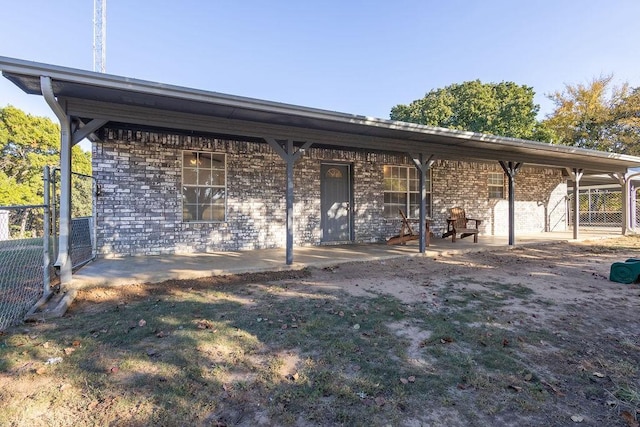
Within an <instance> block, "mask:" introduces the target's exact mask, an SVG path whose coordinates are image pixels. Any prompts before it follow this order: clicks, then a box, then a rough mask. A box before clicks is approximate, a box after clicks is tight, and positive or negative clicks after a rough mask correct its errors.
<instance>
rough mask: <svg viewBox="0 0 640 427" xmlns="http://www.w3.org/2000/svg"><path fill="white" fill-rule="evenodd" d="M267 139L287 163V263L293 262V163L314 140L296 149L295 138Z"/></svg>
mask: <svg viewBox="0 0 640 427" xmlns="http://www.w3.org/2000/svg"><path fill="white" fill-rule="evenodd" d="M265 141H267V143H268V144H269V145H270V146H271V148H273V150H274V151H275V152H276V153H278V155H279V156H280V157H282V159H283V160H284V161H285V163H286V164H287V190H286V205H287V211H286V222H287V248H286V252H287V255H286V262H287V265H291V264H293V165H294V164H295V162H296V161H297V160H298V159H299V158H300V157H301V156H302V153H303V152H304V150H306V149H307V148H309V147H311V144H313V143H312V142H305V143H304V144H303V145H302V147H300V149H298V150H295V149H294V146H293V140H291V139H287V140H276V139H275V138H265Z"/></svg>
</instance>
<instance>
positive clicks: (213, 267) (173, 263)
mask: <svg viewBox="0 0 640 427" xmlns="http://www.w3.org/2000/svg"><path fill="white" fill-rule="evenodd" d="M619 236H620V232H619V230H611V229H608V230H589V231H586V232H582V233H581V238H580V239H579V240H581V241H583V240H593V239H602V238H610V237H619ZM571 240H572V232H571V231H568V232H552V233H539V234H535V235H523V236H518V238H517V242H516V245H515V247H518V246H525V245H531V244H544V243H553V242H559V241H571ZM505 247H508V240H507V237H499V236H481V237H480V242H479V243H476V244H474V243H473V240H471V239H464V240H458V241H456V242H455V243H452V242H451V240H450V239H439V238H435V239H432V242H431V245H430V246H429V247H428V248H427V252H426V253H425V255H424V256H428V257H437V256H443V255H452V254H457V253H464V252H468V251H485V250H492V249H497V248H505ZM406 256H422V254H420V253H419V252H418V246H417V242H415V241H413V242H409V243H408V244H407V245H406V246H387V245H385V244H350V245H327V246H304V247H296V248H294V263H293V264H292V265H286V264H285V251H284V249H261V250H252V251H241V252H214V253H206V254H202V253H200V254H183V255H158V256H137V257H124V258H103V259H98V260H96V261H94V262H92V263H90V264H88V265H86V266H84V267H82V268H81V269H80V270H78V271H77V272H76V273H74V275H73V282H72V285H71V287H72V288H82V287H93V286H121V285H127V284H134V283H158V282H163V281H165V280H170V279H194V278H199V277H207V276H212V275H228V274H241V273H257V272H267V271H287V270H300V269H303V268H307V267H315V268H324V267H327V266H333V265H337V264H341V263H346V262H357V261H373V260H384V259H390V258H396V257H406Z"/></svg>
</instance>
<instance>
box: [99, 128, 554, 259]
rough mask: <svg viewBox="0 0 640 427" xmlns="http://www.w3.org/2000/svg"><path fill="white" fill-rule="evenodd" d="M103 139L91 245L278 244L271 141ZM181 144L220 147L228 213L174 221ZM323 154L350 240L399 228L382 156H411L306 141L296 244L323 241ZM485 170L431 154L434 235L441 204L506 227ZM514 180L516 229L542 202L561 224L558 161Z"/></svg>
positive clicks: (279, 218) (137, 251)
mask: <svg viewBox="0 0 640 427" xmlns="http://www.w3.org/2000/svg"><path fill="white" fill-rule="evenodd" d="M102 140H103V142H101V143H95V144H94V146H93V167H94V169H93V170H94V176H95V177H96V179H97V182H98V184H99V186H100V196H99V197H98V202H97V206H96V209H97V230H98V250H99V253H100V254H102V255H103V256H110V255H117V256H120V255H157V254H165V253H186V252H206V251H217V250H224V251H233V250H249V249H258V248H273V247H283V246H284V245H285V197H284V194H285V184H286V176H285V163H284V161H283V160H282V159H281V158H280V157H279V156H278V155H277V154H276V153H274V152H273V150H272V149H271V148H270V147H269V145H267V144H262V143H256V142H242V141H231V140H223V139H216V138H209V137H195V136H184V135H171V134H162V133H151V132H142V131H123V130H106V131H104V133H103V135H102ZM182 150H199V151H212V152H219V153H226V163H227V164H226V167H227V218H226V221H224V222H217V223H192V222H191V223H190V222H182V201H181V185H182V184H181V179H182V178H181V173H182V170H181V162H182ZM322 162H340V163H346V164H350V165H351V167H352V175H353V204H352V208H353V213H354V219H353V228H354V236H355V240H356V241H357V242H381V241H384V239H385V238H386V237H388V236H390V235H392V234H396V233H397V232H398V227H399V220H398V219H396V218H393V219H386V218H384V217H383V209H382V208H383V203H384V194H383V166H384V165H385V164H389V165H411V163H409V159H408V158H407V157H406V156H405V155H403V154H380V153H364V152H352V151H342V150H323V149H316V148H311V149H308V150H306V152H305V153H304V155H303V156H302V158H301V159H300V160H299V161H298V162H297V163H296V165H295V169H294V182H295V184H294V185H295V197H294V228H295V229H294V242H295V244H296V245H316V244H319V243H320V242H321V238H322V230H321V227H320V165H321V163H322ZM489 172H501V169H500V167H499V165H498V164H497V163H496V164H478V163H473V164H472V163H464V162H450V161H448V162H447V161H438V162H436V164H435V165H434V167H433V172H432V173H433V175H432V180H433V195H432V199H433V215H432V216H433V218H434V228H435V229H436V230H435V234H436V235H438V234H439V233H441V232H442V229H443V228H444V226H445V225H446V220H445V218H446V215H447V209H448V208H449V207H452V206H458V205H459V206H462V207H464V208H465V209H466V210H467V213H468V215H473V216H478V217H481V218H484V219H486V221H485V222H484V223H483V226H482V232H483V233H484V234H502V235H504V234H506V226H507V225H506V210H507V204H506V201H505V200H500V201H495V200H490V199H488V193H487V191H488V190H487V174H488V173H489ZM517 185H518V187H517V192H516V199H517V200H518V202H517V212H518V214H517V215H516V218H517V220H518V224H517V231H519V232H524V231H542V230H544V207H545V206H547V207H548V209H549V217H550V218H551V221H550V223H551V224H552V225H555V227H556V228H555V229H558V227H559V226H560V225H561V226H562V229H564V195H565V194H566V186H565V184H564V180H563V178H562V176H561V174H560V172H559V171H557V170H551V169H539V168H526V167H525V168H523V169H522V170H521V171H520V173H519V174H518V177H517ZM505 191H506V190H505ZM560 199H562V203H560V202H559V200H560ZM551 208H553V209H551ZM520 212H526V215H520ZM560 219H561V220H560Z"/></svg>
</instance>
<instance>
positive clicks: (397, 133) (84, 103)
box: [0, 57, 640, 174]
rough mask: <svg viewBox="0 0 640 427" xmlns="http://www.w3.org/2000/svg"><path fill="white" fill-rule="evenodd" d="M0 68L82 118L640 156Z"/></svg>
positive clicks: (353, 144) (406, 148) (633, 161)
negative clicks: (46, 86) (46, 83)
mask: <svg viewBox="0 0 640 427" xmlns="http://www.w3.org/2000/svg"><path fill="white" fill-rule="evenodd" d="M0 70H2V74H3V75H4V76H5V77H6V78H8V79H9V80H11V81H12V82H13V83H14V84H15V85H16V86H18V87H19V88H21V89H22V90H23V91H25V92H26V93H29V94H35V95H41V94H42V93H41V89H40V76H48V77H50V78H51V79H52V81H53V90H54V94H55V95H56V97H57V98H58V101H59V102H60V103H61V104H62V105H63V106H64V108H65V109H66V112H67V114H69V115H70V116H72V117H78V118H83V119H104V120H108V121H112V122H118V123H127V124H132V125H137V126H146V127H157V128H164V129H176V130H187V131H195V132H207V133H216V134H224V135H236V136H241V137H242V136H244V137H251V138H266V137H269V138H275V139H293V140H295V141H311V142H313V143H314V144H317V145H321V146H329V147H334V148H346V149H363V150H372V151H395V152H407V153H424V154H427V155H434V158H436V159H448V160H466V161H474V160H476V161H477V160H480V161H498V160H502V161H513V162H523V163H525V164H535V165H547V166H555V167H563V168H565V167H568V168H581V169H584V170H585V173H587V174H588V173H598V172H599V173H602V172H626V170H627V168H630V167H640V157H634V156H628V155H622V154H614V153H606V152H601V151H595V150H587V149H581V148H575V147H568V146H562V145H551V144H546V143H541V142H536V141H527V140H522V139H516V138H505V137H498V136H493V135H485V134H479V133H473V132H465V131H458V130H451V129H444V128H438V127H433V126H424V125H419V124H413V123H405V122H398V121H392V120H384V119H379V118H373V117H365V116H359V115H354V114H345V113H338V112H334V111H327V110H321V109H316V108H309V107H302V106H297V105H290V104H284V103H279V102H271V101H265V100H260V99H253V98H247V97H240V96H234V95H227V94H222V93H217V92H209V91H204V90H198V89H191V88H185V87H180V86H173V85H167V84H162V83H157V82H150V81H144V80H137V79H132V78H127V77H121V76H115V75H109V74H102V73H96V72H92V71H85V70H78V69H73V68H66V67H60V66H55V65H49V64H42V63H36V62H31V61H25V60H20V59H15V58H7V57H0Z"/></svg>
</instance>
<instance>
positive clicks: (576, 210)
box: [567, 168, 584, 239]
mask: <svg viewBox="0 0 640 427" xmlns="http://www.w3.org/2000/svg"><path fill="white" fill-rule="evenodd" d="M567 171H568V172H569V176H570V177H571V178H573V238H574V239H577V238H578V228H579V227H580V179H581V178H582V175H583V174H584V169H579V168H573V169H571V170H570V169H567Z"/></svg>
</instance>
